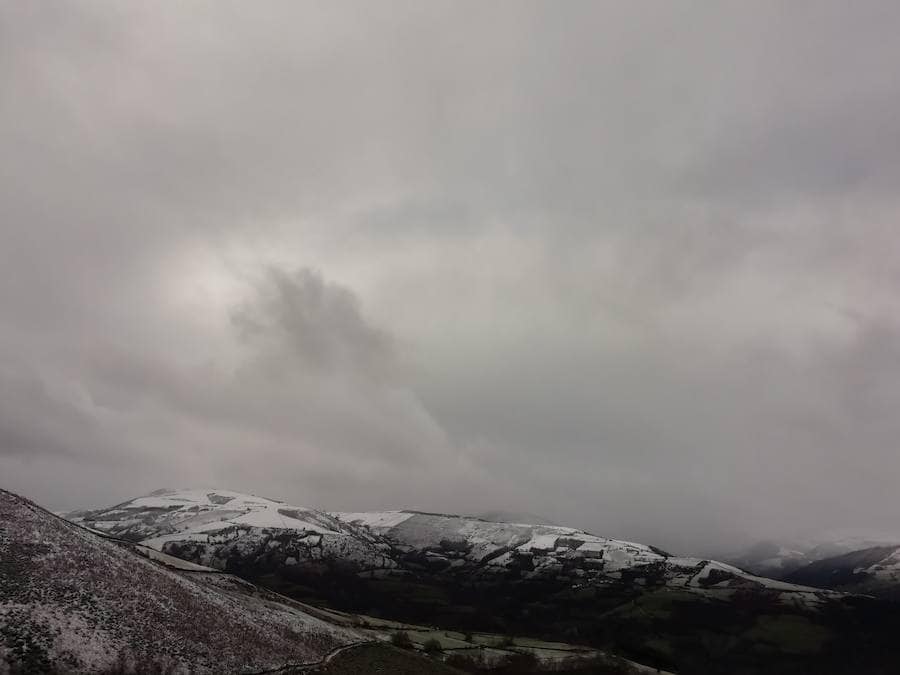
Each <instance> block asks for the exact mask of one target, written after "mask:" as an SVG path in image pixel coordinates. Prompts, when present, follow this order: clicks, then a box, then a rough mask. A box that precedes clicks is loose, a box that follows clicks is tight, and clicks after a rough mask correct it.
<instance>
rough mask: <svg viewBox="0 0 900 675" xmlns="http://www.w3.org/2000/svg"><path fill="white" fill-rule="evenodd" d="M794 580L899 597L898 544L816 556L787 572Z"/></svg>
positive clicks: (882, 595) (899, 563)
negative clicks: (826, 556) (818, 557)
mask: <svg viewBox="0 0 900 675" xmlns="http://www.w3.org/2000/svg"><path fill="white" fill-rule="evenodd" d="M788 579H790V580H795V581H796V583H804V584H807V585H809V586H816V587H819V588H833V589H838V590H842V591H848V592H853V593H867V594H871V595H877V596H881V597H886V598H892V599H900V545H894V546H875V547H872V548H867V549H863V550H861V551H851V552H850V553H844V554H843V555H838V556H834V557H831V558H824V559H822V560H817V561H815V562H813V563H810V564H809V565H806V566H805V567H801V568H800V569H798V570H796V571H795V572H793V573H792V574H790V575H789V576H788Z"/></svg>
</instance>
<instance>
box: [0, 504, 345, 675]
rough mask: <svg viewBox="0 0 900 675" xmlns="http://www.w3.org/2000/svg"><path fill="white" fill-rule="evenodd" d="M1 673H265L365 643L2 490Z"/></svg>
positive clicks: (225, 578)
mask: <svg viewBox="0 0 900 675" xmlns="http://www.w3.org/2000/svg"><path fill="white" fill-rule="evenodd" d="M0 636H2V639H0V672H4V669H6V670H7V671H8V670H9V669H10V668H12V669H14V670H19V671H23V672H35V673H39V672H40V673H43V672H52V671H60V672H67V673H77V672H85V673H97V672H103V671H104V670H109V671H121V670H127V669H136V670H139V671H140V672H145V671H147V670H149V669H150V668H151V666H158V667H159V668H160V669H161V671H162V670H167V671H168V670H171V671H177V672H192V673H204V672H208V673H223V672H229V673H237V672H258V671H261V670H265V669H273V668H280V667H283V666H286V665H290V664H298V663H314V662H318V661H320V660H321V659H322V658H323V657H325V656H326V655H327V654H329V653H330V652H332V651H333V650H334V649H336V648H338V647H340V646H342V645H349V644H352V643H355V642H360V641H361V639H360V637H359V636H358V635H357V634H356V633H355V632H353V631H351V630H348V629H345V628H340V627H337V626H332V625H330V624H328V623H326V622H324V621H322V620H320V619H317V618H315V617H313V616H310V615H309V614H307V613H305V612H303V611H301V609H300V608H299V606H296V605H295V604H294V603H291V602H290V601H285V600H282V599H280V598H278V597H277V596H275V595H274V594H272V593H270V592H267V591H263V590H261V589H259V588H257V587H255V586H253V585H252V584H249V583H247V582H245V581H241V580H239V579H237V578H235V577H232V576H229V575H222V574H205V573H203V572H193V573H179V572H177V571H174V570H171V569H168V568H166V567H164V566H162V565H160V564H158V563H155V562H153V561H151V560H148V559H145V558H143V557H141V556H140V555H138V554H137V553H135V552H134V551H132V550H130V548H129V547H128V546H127V545H120V544H117V543H115V542H113V541H108V540H105V539H102V538H101V537H98V536H97V535H95V534H92V533H90V532H87V531H85V530H84V529H82V528H80V527H78V526H76V525H73V524H71V523H69V522H66V521H65V520H62V519H61V518H58V517H57V516H54V515H52V514H50V513H49V512H47V511H45V510H43V509H41V508H40V507H38V506H36V505H34V504H33V503H31V502H29V501H27V500H25V499H22V498H21V497H17V496H15V495H13V494H11V493H9V492H5V491H2V490H0Z"/></svg>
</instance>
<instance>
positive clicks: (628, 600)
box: [76, 490, 897, 673]
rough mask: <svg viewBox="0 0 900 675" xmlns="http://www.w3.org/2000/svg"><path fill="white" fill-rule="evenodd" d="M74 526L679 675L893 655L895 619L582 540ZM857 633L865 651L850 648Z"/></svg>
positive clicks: (513, 527) (151, 516) (151, 508)
mask: <svg viewBox="0 0 900 675" xmlns="http://www.w3.org/2000/svg"><path fill="white" fill-rule="evenodd" d="M76 517H77V518H78V519H80V521H81V522H83V523H84V524H85V525H86V526H88V527H91V528H95V529H98V530H103V531H106V532H112V533H115V534H117V535H118V536H122V537H127V538H129V539H135V540H136V539H140V540H141V541H142V543H143V544H144V545H146V546H149V547H153V548H154V549H157V550H160V551H163V552H165V553H166V554H171V555H174V556H177V557H179V558H182V559H185V560H188V561H191V562H193V563H198V564H202V565H208V566H211V567H214V568H217V569H220V570H226V571H229V572H233V573H236V574H239V575H240V576H242V577H244V578H246V579H249V580H252V581H254V582H256V583H260V584H262V585H265V586H267V587H269V588H272V589H275V590H278V591H279V592H281V593H284V594H286V595H289V596H291V597H293V598H297V599H301V600H305V601H307V602H313V603H323V604H326V605H329V606H331V607H333V608H336V609H343V610H348V611H351V612H362V613H365V614H368V615H373V616H377V617H382V618H385V619H394V620H400V621H404V622H410V623H416V624H425V625H432V626H441V627H443V628H447V629H455V630H459V631H484V632H493V633H500V634H516V635H529V636H534V637H540V638H543V639H551V640H559V641H562V642H577V643H584V644H589V645H592V646H594V647H597V648H601V649H604V650H607V651H610V652H612V653H616V654H621V655H623V656H627V657H628V658H631V659H634V660H636V661H639V662H643V663H647V664H649V665H652V666H654V667H660V668H664V669H668V670H674V671H677V672H682V673H690V672H705V673H711V672H728V673H730V672H746V673H753V672H773V671H772V664H773V663H775V664H777V665H778V667H779V669H780V670H777V671H776V672H784V673H805V672H812V671H810V668H811V664H813V663H814V664H816V667H819V668H820V672H827V671H825V670H821V665H822V664H830V665H831V664H833V663H835V662H834V659H833V658H832V655H833V653H834V652H835V650H836V651H837V652H839V653H841V654H850V655H851V656H852V659H854V661H853V663H852V666H853V667H852V668H851V667H847V668H846V669H844V670H836V671H835V672H853V673H865V672H879V671H878V670H874V669H872V668H870V667H869V666H870V665H871V662H872V661H873V659H878V658H880V655H881V653H882V652H886V653H890V654H893V656H892V657H891V658H894V656H897V654H896V651H897V650H896V648H895V646H894V640H893V638H892V637H889V636H888V635H887V632H886V631H884V630H883V629H882V628H881V627H882V626H896V625H897V622H896V619H897V617H895V616H893V615H886V614H885V613H884V611H883V609H882V607H881V606H880V605H878V606H874V605H869V604H865V602H863V599H854V598H848V597H847V596H844V595H842V594H840V593H836V592H833V591H825V590H821V589H815V588H809V587H805V586H799V585H796V584H790V583H784V582H779V581H774V580H771V579H766V578H760V577H756V576H753V575H752V574H748V573H746V572H744V571H742V570H740V569H738V568H736V567H733V566H730V565H726V564H723V563H719V562H715V561H710V560H706V559H700V558H686V557H676V556H671V555H669V554H667V553H665V552H664V551H661V550H659V549H656V548H654V547H652V546H647V545H644V544H637V543H632V542H625V541H619V540H614V539H607V538H604V537H599V536H595V535H592V534H589V533H587V532H584V531H581V530H577V529H573V528H567V527H559V526H548V525H531V524H523V523H505V522H489V521H485V520H480V519H477V518H472V517H460V516H454V515H443V514H430V513H421V512H413V511H386V512H363V513H340V512H333V513H323V512H320V511H316V510H314V509H308V508H305V509H304V508H301V507H296V506H290V505H286V504H282V503H279V502H273V501H271V500H265V499H262V498H258V497H250V496H247V495H240V494H239V493H226V492H223V491H183V490H182V491H166V492H161V493H157V494H155V495H153V496H151V497H144V498H138V499H135V500H132V501H130V502H125V503H123V504H119V505H117V506H115V507H113V508H111V509H98V510H95V511H87V512H81V513H79V514H77V516H76ZM860 603H862V604H860ZM863 625H865V626H866V628H865V630H866V631H867V632H866V633H865V639H866V640H868V644H869V645H870V646H869V648H868V649H867V650H865V651H860V650H858V649H855V648H851V647H850V646H848V645H853V644H857V643H858V640H859V639H861V637H862V633H861V632H860V631H861V628H860V626H863ZM882 633H884V635H882ZM871 635H875V636H876V639H875V640H874V641H873V639H872V638H871ZM882 638H884V639H882ZM860 659H863V660H864V661H865V663H863V662H862V661H860Z"/></svg>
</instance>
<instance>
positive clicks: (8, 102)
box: [0, 0, 900, 552]
mask: <svg viewBox="0 0 900 675" xmlns="http://www.w3.org/2000/svg"><path fill="white" fill-rule="evenodd" d="M898 29H900V3H897V2H895V1H894V0H887V1H885V2H878V1H876V0H867V1H866V2H846V1H843V0H842V1H841V2H826V1H824V0H816V1H815V2H804V1H795V2H782V1H779V2H764V1H759V2H752V3H750V2H743V1H741V2H724V1H720V0H714V1H713V0H710V1H709V2H688V1H687V0H685V1H679V2H634V1H629V2H617V3H604V2H591V3H578V2H564V3H558V2H545V3H534V4H532V3H527V2H522V1H517V2H510V3H506V2H483V1H479V2H459V1H456V2H449V3H443V2H422V1H421V0H413V1H411V2H378V3H370V2H358V3H341V2H318V3H312V4H305V3H300V2H294V1H291V2H285V3H278V2H252V3H238V2H235V3H228V2H213V3H204V2H190V3H184V2H168V3H120V2H108V3H95V2H91V3H80V2H54V3H39V2H19V1H14V0H8V1H7V0H0V485H2V486H3V487H5V488H7V489H11V490H13V491H16V492H20V493H22V494H24V495H26V496H29V497H32V498H33V499H35V500H37V501H39V502H40V503H42V504H44V505H46V506H48V507H50V508H55V509H62V508H72V507H80V506H94V505H102V504H108V503H111V502H115V501H119V500H122V499H126V498H130V497H133V496H136V495H137V494H141V493H145V492H148V491H151V490H154V489H156V488H159V487H164V486H169V487H178V486H217V487H222V488H230V489H234V490H240V491H246V492H256V493H257V494H263V495H267V496H271V497H275V498H280V499H284V500H287V501H290V502H293V503H296V504H301V505H308V506H316V507H320V508H327V509H333V510H363V509H378V508H418V509H423V510H437V511H454V512H458V511H464V512H477V511H480V510H488V509H505V510H513V511H530V512H534V513H539V514H541V515H543V516H544V517H546V518H550V519H552V520H555V521H557V522H561V523H565V524H571V525H574V526H578V527H582V528H586V529H589V530H591V531H593V532H595V533H597V534H602V535H607V536H617V537H621V538H630V539H634V540H639V541H646V542H648V543H653V544H657V545H660V546H663V547H667V548H669V549H672V550H676V551H679V552H687V551H700V550H708V549H711V548H716V547H718V548H722V547H725V548H727V547H730V546H740V545H741V544H742V543H744V542H750V541H752V540H754V539H757V538H761V537H765V536H794V535H798V534H809V533H815V532H818V531H821V530H824V529H830V528H837V527H850V528H867V529H873V528H874V529H882V530H883V529H893V530H894V531H897V530H898V529H900V526H897V524H896V504H897V479H898V477H900V447H898V439H900V231H898V228H900V218H898V217H900V190H898V186H900V78H898V76H897V64H898V63H900V41H898V40H897V32H898Z"/></svg>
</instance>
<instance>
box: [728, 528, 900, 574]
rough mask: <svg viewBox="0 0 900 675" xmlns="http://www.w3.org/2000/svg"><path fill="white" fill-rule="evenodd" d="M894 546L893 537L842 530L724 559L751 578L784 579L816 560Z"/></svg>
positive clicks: (757, 546)
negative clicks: (749, 574)
mask: <svg viewBox="0 0 900 675" xmlns="http://www.w3.org/2000/svg"><path fill="white" fill-rule="evenodd" d="M898 543H900V537H898V536H897V535H887V534H883V533H882V534H877V533H872V532H860V531H846V530H845V531H841V532H831V533H824V534H821V535H819V536H817V537H812V538H809V539H805V540H799V541H791V542H774V541H761V542H758V543H756V544H754V545H753V546H751V547H750V548H748V549H746V550H744V551H742V552H741V553H738V554H735V555H732V556H726V560H727V561H728V562H729V563H731V564H732V565H735V566H736V567H740V568H741V569H744V570H748V571H749V572H751V573H753V574H758V575H760V576H764V577H770V578H772V579H787V577H788V576H789V575H791V574H792V573H793V572H795V571H796V570H799V569H800V568H802V567H805V566H807V565H810V564H812V563H814V562H816V561H819V560H825V559H826V558H833V557H836V556H840V555H844V554H846V553H852V552H853V551H861V550H864V549H868V548H875V547H884V546H892V545H897V544H898Z"/></svg>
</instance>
